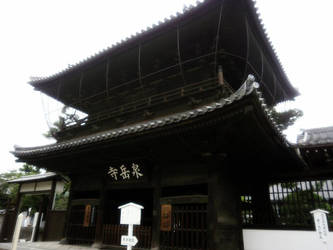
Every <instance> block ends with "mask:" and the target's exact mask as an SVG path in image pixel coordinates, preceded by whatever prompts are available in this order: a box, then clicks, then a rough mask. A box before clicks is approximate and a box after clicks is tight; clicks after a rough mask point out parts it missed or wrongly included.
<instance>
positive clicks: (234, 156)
mask: <svg viewBox="0 0 333 250" xmlns="http://www.w3.org/2000/svg"><path fill="white" fill-rule="evenodd" d="M249 74H253V75H254V76H251V75H249ZM255 78H256V79H257V80H258V82H259V84H258V83H256V82H255ZM31 84H32V85H33V86H34V87H35V88H36V89H37V90H39V91H42V92H44V93H46V94H47V95H49V96H51V97H54V98H56V99H57V100H59V101H61V102H63V103H64V104H66V105H69V106H71V107H73V108H76V109H78V110H80V111H82V112H85V113H86V114H87V117H86V118H85V119H82V120H80V121H77V122H76V123H75V124H67V126H66V127H65V128H64V129H63V130H62V131H59V132H58V133H57V135H56V137H57V139H58V142H57V143H55V144H52V145H47V146H41V147H35V148H20V147H16V148H15V151H14V155H15V156H16V157H17V158H18V160H19V161H24V162H28V163H30V164H34V165H37V166H40V167H44V168H47V169H49V170H53V171H58V172H61V173H63V174H65V175H68V176H69V177H70V179H71V181H72V187H71V195H70V206H69V210H68V213H67V220H66V239H67V242H69V243H74V244H81V243H83V244H94V245H95V246H105V245H108V246H110V247H112V248H114V249H117V247H118V248H119V240H120V235H121V234H124V230H125V229H124V227H123V226H120V225H119V210H118V209H117V208H118V206H119V205H122V204H125V203H126V202H130V201H131V202H136V203H138V204H140V205H142V206H143V207H144V210H143V215H142V223H141V225H140V226H137V227H135V228H134V234H135V235H136V236H137V237H138V238H139V243H138V244H139V245H138V247H140V248H144V249H184V248H186V249H242V248H243V244H242V216H241V209H242V208H241V203H240V200H241V197H242V196H246V195H251V197H253V203H254V204H255V207H256V209H255V213H254V214H253V216H254V217H253V219H254V220H256V221H258V223H259V222H260V221H261V222H263V221H265V220H268V218H269V198H267V193H266V192H265V190H267V189H268V185H269V180H272V179H273V178H274V176H276V175H279V174H288V173H289V172H292V171H294V172H297V171H303V168H304V166H305V165H304V164H303V162H302V161H301V160H300V159H299V157H298V155H297V154H296V152H295V151H294V150H293V149H292V148H291V147H289V144H288V142H287V141H285V139H284V138H283V136H282V135H281V132H280V131H279V129H278V128H277V126H276V122H275V120H274V117H272V116H271V113H270V112H269V110H268V109H267V105H274V104H276V103H277V102H279V101H283V100H289V99H292V98H293V97H294V96H295V95H297V92H296V91H295V90H294V89H293V87H292V86H291V85H290V83H289V82H288V79H287V78H286V76H285V74H284V72H283V70H282V69H281V66H280V64H279V62H278V59H277V58H276V55H275V54H274V52H273V49H272V48H271V46H270V44H269V42H268V40H267V37H266V35H265V33H264V31H263V28H262V27H261V24H260V22H259V19H258V17H257V15H256V10H255V8H254V6H253V2H252V1H248V0H237V1H235V0H224V1H222V0H221V1H220V0H207V1H205V2H204V3H201V4H199V5H198V6H197V7H195V8H190V9H188V10H186V11H185V13H184V14H182V15H179V16H177V17H175V18H172V19H171V20H170V21H168V22H165V23H163V24H161V25H159V26H157V27H155V28H153V29H151V30H148V31H145V32H143V33H142V34H140V35H138V36H136V37H134V38H132V39H129V40H127V41H125V42H123V43H122V44H120V45H118V46H115V47H113V48H111V49H108V50H106V51H104V52H102V53H100V54H98V55H96V56H95V57H93V58H91V59H89V60H87V61H85V62H82V63H80V64H78V65H76V66H73V67H71V68H69V69H67V70H65V71H64V72H62V73H59V74H56V75H54V76H50V77H48V78H45V79H38V80H35V81H33V82H31ZM259 87H260V88H259ZM258 88H259V89H258ZM138 167H139V169H138ZM163 205H168V206H169V207H170V206H171V210H170V214H169V215H168V214H167V215H163V214H161V207H163ZM267 208H268V209H267ZM87 211H89V212H87ZM165 216H166V217H165ZM168 218H169V219H168ZM161 220H166V221H164V222H163V225H161ZM161 226H162V227H161ZM161 228H162V230H161Z"/></svg>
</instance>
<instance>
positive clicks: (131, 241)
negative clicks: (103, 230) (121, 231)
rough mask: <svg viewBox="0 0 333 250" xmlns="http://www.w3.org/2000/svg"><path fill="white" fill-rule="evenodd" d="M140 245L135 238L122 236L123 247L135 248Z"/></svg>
mask: <svg viewBox="0 0 333 250" xmlns="http://www.w3.org/2000/svg"><path fill="white" fill-rule="evenodd" d="M136 243H138V239H137V238H136V237H135V236H128V235H122V236H121V243H120V244H121V245H122V246H132V247H134V246H135V245H136Z"/></svg>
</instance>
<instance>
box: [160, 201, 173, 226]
mask: <svg viewBox="0 0 333 250" xmlns="http://www.w3.org/2000/svg"><path fill="white" fill-rule="evenodd" d="M171 210H172V206H171V205H170V204H163V205H162V206H161V228H160V229H161V231H171V227H172V220H171Z"/></svg>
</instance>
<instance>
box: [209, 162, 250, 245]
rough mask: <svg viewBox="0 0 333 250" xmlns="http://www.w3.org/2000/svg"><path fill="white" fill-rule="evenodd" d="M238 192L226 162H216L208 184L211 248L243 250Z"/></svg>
mask: <svg viewBox="0 0 333 250" xmlns="http://www.w3.org/2000/svg"><path fill="white" fill-rule="evenodd" d="M238 189H239V187H238V185H237V179H236V178H235V177H234V176H233V174H232V173H231V171H230V168H229V166H228V164H227V161H223V162H219V163H217V162H215V163H213V165H212V167H211V169H210V176H209V183H208V249H214V250H243V249H244V247H243V234H242V226H241V215H240V201H239V200H240V197H239V192H238Z"/></svg>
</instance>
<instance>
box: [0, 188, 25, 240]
mask: <svg viewBox="0 0 333 250" xmlns="http://www.w3.org/2000/svg"><path fill="white" fill-rule="evenodd" d="M21 186H22V184H21V183H19V187H18V191H17V195H16V204H15V210H14V216H15V220H14V221H16V218H17V216H18V214H19V211H20V208H21V201H22V193H21ZM7 219H8V220H9V217H7ZM6 226H8V225H7V223H6V224H5V223H4V224H3V226H2V229H1V233H2V234H3V232H5V231H6V230H5V227H6ZM14 227H15V224H13V225H12V226H11V227H10V228H9V229H8V231H7V232H8V235H7V237H8V240H9V241H11V240H12V237H13V233H14ZM1 238H3V235H1Z"/></svg>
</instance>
